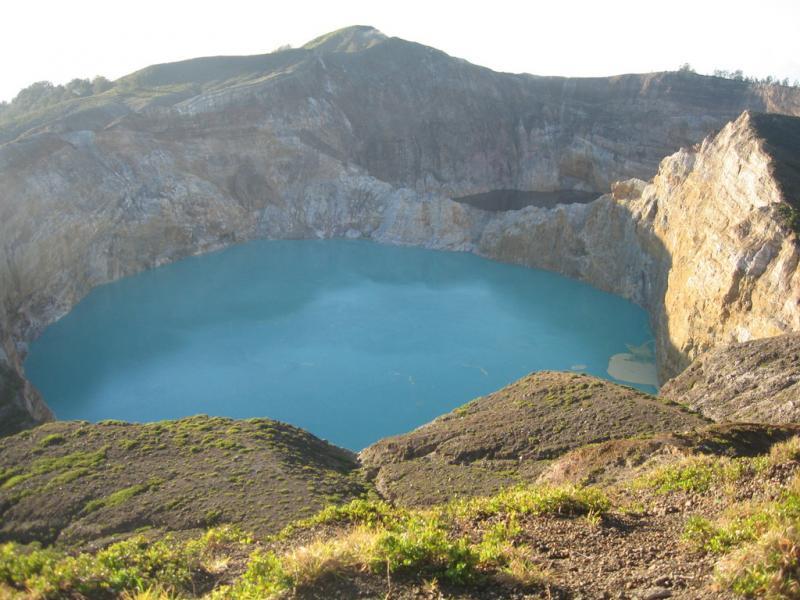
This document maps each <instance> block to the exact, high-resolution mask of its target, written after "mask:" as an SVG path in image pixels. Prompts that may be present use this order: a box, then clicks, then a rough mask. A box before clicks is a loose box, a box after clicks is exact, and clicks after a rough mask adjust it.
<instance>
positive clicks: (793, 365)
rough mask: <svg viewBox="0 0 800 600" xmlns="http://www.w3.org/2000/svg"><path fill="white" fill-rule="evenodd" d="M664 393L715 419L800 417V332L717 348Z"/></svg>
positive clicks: (792, 420)
mask: <svg viewBox="0 0 800 600" xmlns="http://www.w3.org/2000/svg"><path fill="white" fill-rule="evenodd" d="M661 392H662V394H663V395H664V396H665V397H667V398H673V399H675V398H680V399H681V401H682V402H686V403H687V404H689V405H690V406H692V407H693V408H695V409H696V410H699V411H701V412H702V413H703V414H705V415H706V416H708V417H711V418H712V419H714V420H715V421H754V422H765V423H797V422H800V334H788V335H781V336H777V337H773V338H766V339H759V340H751V341H749V342H744V343H741V344H731V345H728V346H719V347H716V348H713V349H711V350H709V351H708V352H705V353H704V354H701V355H700V356H699V357H698V358H697V360H695V361H694V362H693V363H692V364H691V365H689V367H688V368H687V369H686V370H685V371H683V373H681V374H680V375H678V376H677V377H676V378H674V379H672V380H670V381H669V382H667V384H666V385H665V386H664V387H663V388H662V390H661Z"/></svg>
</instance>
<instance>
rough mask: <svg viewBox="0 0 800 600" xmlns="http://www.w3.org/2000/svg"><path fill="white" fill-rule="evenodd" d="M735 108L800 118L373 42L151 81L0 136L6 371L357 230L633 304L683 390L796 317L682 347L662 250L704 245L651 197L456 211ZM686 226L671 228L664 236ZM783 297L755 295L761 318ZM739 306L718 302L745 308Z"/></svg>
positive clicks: (349, 35) (710, 127)
mask: <svg viewBox="0 0 800 600" xmlns="http://www.w3.org/2000/svg"><path fill="white" fill-rule="evenodd" d="M745 108H754V109H759V110H773V111H782V112H786V113H790V114H800V92H797V91H796V90H792V89H788V88H773V87H768V86H767V87H765V86H752V85H749V84H744V83H741V82H734V81H728V80H723V79H718V78H708V77H702V76H697V75H692V74H686V73H660V74H649V75H624V76H619V77H611V78H592V79H565V78H558V77H546V78H545V77H534V76H530V75H510V74H503V73H495V72H492V71H490V70H488V69H484V68H481V67H477V66H474V65H471V64H469V63H467V62H465V61H462V60H458V59H453V58H451V57H449V56H447V55H446V54H444V53H442V52H439V51H437V50H434V49H432V48H427V47H424V46H420V45H418V44H414V43H410V42H406V41H403V40H399V39H397V38H385V37H384V36H381V35H380V34H379V33H377V32H375V31H374V30H372V29H370V28H364V27H360V28H348V29H345V30H342V31H339V32H335V33H333V34H330V35H328V36H323V38H320V39H318V40H316V41H314V42H312V43H310V44H309V45H307V46H306V47H303V48H300V49H295V50H285V51H281V52H276V53H273V54H270V55H265V56H259V57H212V58H204V59H196V60H192V61H184V62H182V63H174V64H168V65H156V66H153V67H149V68H147V69H144V70H143V71H140V72H138V73H134V74H132V75H130V76H128V77H125V78H123V79H121V80H119V81H117V82H115V86H114V87H113V88H112V89H111V90H108V91H107V92H104V93H102V94H99V95H96V96H91V97H89V98H85V99H76V100H74V101H70V102H67V103H64V104H63V105H57V106H55V107H51V108H49V109H47V110H44V111H40V112H38V113H36V114H31V115H26V116H23V117H19V118H17V119H16V120H15V121H13V122H11V123H5V124H2V125H0V128H2V129H1V131H2V133H0V139H2V140H6V142H5V143H3V144H2V145H0V190H2V191H0V240H1V241H2V242H1V245H0V290H2V293H1V294H0V340H2V345H3V346H4V348H5V355H6V358H5V360H3V362H4V363H5V364H7V365H8V366H9V367H11V368H12V369H13V370H14V371H15V372H16V373H17V375H18V377H20V378H23V379H24V377H23V373H22V370H21V364H22V360H23V359H24V356H25V352H26V344H27V343H28V342H29V341H30V340H31V339H33V338H35V337H36V336H37V335H38V334H39V333H40V332H41V331H42V329H43V328H44V327H45V326H46V325H47V324H49V323H51V322H52V321H54V320H55V319H57V318H58V317H59V316H61V315H63V314H64V313H65V312H66V311H68V310H69V309H70V308H71V307H72V306H73V305H74V304H75V303H76V302H77V301H78V300H80V299H81V298H82V297H83V296H84V295H85V294H86V293H87V292H88V291H89V290H90V289H91V288H92V287H94V286H96V285H99V284H101V283H104V282H107V281H109V280H113V279H116V278H118V277H121V276H124V275H128V274H131V273H135V272H137V271H140V270H142V269H147V268H152V267H154V266H157V265H159V264H163V263H165V262H169V261H172V260H176V259H179V258H181V257H184V256H187V255H190V254H194V253H200V252H205V251H208V250H212V249H215V248H219V247H222V246H226V245H229V244H232V243H236V242H239V241H243V240H247V239H252V238H258V237H266V238H296V237H333V236H350V237H358V236H363V237H369V238H371V239H375V240H377V241H382V242H388V243H405V244H418V245H424V246H430V247H436V248H445V249H451V250H477V251H479V252H481V253H483V254H486V255H488V256H490V257H496V258H500V259H502V260H511V261H515V262H522V263H525V264H530V265H532V266H541V267H544V268H549V269H554V270H558V271H561V272H564V273H566V274H568V275H571V276H575V277H580V278H583V279H586V280H587V281H590V282H591V283H594V284H596V285H598V286H600V287H603V288H604V289H610V290H612V291H615V292H617V293H621V294H623V295H625V296H627V297H630V298H632V299H634V300H635V301H637V302H640V303H642V304H643V305H644V306H646V307H647V308H648V309H649V310H650V312H651V314H652V315H653V320H654V324H655V326H656V330H657V333H658V337H659V343H660V347H659V349H660V360H661V362H662V367H663V368H662V373H663V374H664V375H665V376H669V375H673V374H675V373H676V372H677V371H679V370H680V368H682V367H683V366H684V365H685V364H686V362H687V358H689V357H691V356H693V355H694V354H695V353H696V352H697V351H698V349H702V348H706V347H709V346H711V345H713V344H715V343H717V341H724V340H728V339H741V338H743V337H744V336H746V335H751V336H754V337H755V336H761V335H770V334H773V333H779V332H781V331H784V330H789V329H792V328H793V327H795V321H793V320H792V319H794V317H792V311H793V310H794V309H792V307H790V306H788V305H787V306H785V307H784V309H785V310H783V313H782V315H783V316H781V317H769V318H768V317H767V316H764V317H761V316H758V315H755V316H754V317H753V320H754V324H753V325H751V324H750V322H749V318H750V317H748V316H746V315H744V314H743V313H735V314H734V316H733V317H730V318H727V317H726V318H725V319H724V320H725V323H723V324H720V325H711V324H709V322H706V321H704V320H703V319H701V318H700V317H697V318H695V317H692V318H691V319H690V325H689V329H688V330H686V331H682V330H681V329H680V327H678V326H677V325H676V323H678V322H679V320H677V319H673V320H672V321H670V320H669V317H670V316H671V315H670V311H672V310H675V309H681V310H682V306H683V304H682V303H685V304H687V305H688V306H689V307H690V309H691V310H695V311H700V312H702V310H701V309H700V308H699V307H700V305H701V304H702V302H704V300H703V299H702V297H700V296H697V297H695V296H694V295H693V294H694V292H692V294H690V295H692V297H681V298H680V301H677V304H669V303H668V304H665V303H664V301H663V300H662V298H663V297H664V294H665V291H666V289H667V287H666V279H665V278H666V277H667V275H666V273H667V272H669V264H670V257H669V256H668V254H671V255H672V260H674V261H675V264H678V261H679V260H680V256H682V254H681V253H682V252H686V255H687V256H696V255H697V253H698V252H701V253H702V252H703V251H705V249H703V248H701V247H692V248H689V247H686V248H683V247H681V248H677V247H676V248H671V247H669V248H667V249H665V250H663V251H662V250H660V248H658V247H657V246H664V245H665V242H664V241H663V240H662V238H666V237H668V236H667V233H665V232H662V231H660V232H657V233H656V234H655V236H649V237H648V234H647V231H649V229H650V228H652V227H654V226H655V223H653V222H651V221H648V218H646V216H645V215H649V214H650V213H646V212H638V213H635V214H634V213H633V212H632V211H637V210H639V209H638V208H637V207H639V206H640V205H641V206H642V208H646V207H649V206H651V205H653V204H654V202H655V201H654V200H653V198H654V197H655V192H653V193H650V194H649V195H648V196H647V199H646V200H644V201H642V202H634V201H633V200H631V201H628V200H627V199H626V198H623V196H625V195H626V194H628V195H630V194H631V193H633V192H630V191H628V192H622V191H620V190H622V188H617V190H618V192H617V195H616V196H615V197H613V198H611V197H606V198H605V199H601V200H599V201H597V202H595V203H591V204H587V205H581V206H578V205H569V206H567V207H559V208H556V209H553V210H546V209H540V210H538V211H537V210H534V211H530V210H528V209H526V210H523V211H516V212H509V213H498V214H494V215H492V214H489V213H487V212H486V211H482V210H477V209H475V208H473V207H470V206H467V205H464V204H460V203H455V202H452V201H451V200H449V198H450V197H462V196H469V195H474V194H481V193H486V192H491V191H492V190H524V191H531V190H533V191H545V192H554V191H559V190H563V189H569V190H578V191H581V190H582V191H594V192H604V191H607V190H608V187H609V185H610V183H611V182H612V181H614V180H616V179H619V178H626V177H631V176H635V177H650V176H651V175H652V174H653V173H654V172H655V170H656V166H657V164H658V161H659V160H660V159H661V158H663V157H664V156H665V155H667V154H668V153H670V152H673V151H674V150H676V149H677V148H679V147H680V146H682V145H688V144H692V143H694V142H697V141H699V140H700V139H702V137H703V136H704V135H706V134H708V133H709V132H711V131H714V130H715V129H717V128H719V127H721V126H722V125H723V124H724V123H725V122H726V121H727V120H728V119H731V118H734V117H735V116H736V115H738V114H739V112H740V111H741V110H742V109H745ZM737 131H738V130H737ZM755 137H757V136H755ZM755 137H754V140H755ZM720 144H722V145H724V142H720ZM753 144H756V142H755V141H753ZM754 147H755V146H754ZM690 155H691V156H694V154H693V153H690V154H688V155H686V156H690ZM681 156H682V155H681ZM754 156H756V155H754ZM757 156H759V157H762V158H763V159H764V160H766V158H764V156H765V155H764V154H763V153H760V154H758V155H757ZM685 160H687V159H685V158H681V157H680V156H679V157H678V158H673V159H672V163H670V164H669V165H667V166H665V167H663V168H662V171H663V172H664V173H665V174H664V175H663V176H662V177H661V179H657V180H656V183H655V186H656V188H657V189H658V194H659V195H661V196H664V195H669V196H670V197H677V196H679V195H680V193H682V192H681V190H682V189H688V188H689V187H691V182H690V183H687V184H686V185H685V186H683V188H680V189H679V187H680V186H678V183H679V182H678V181H677V179H680V178H682V177H683V174H685V173H684V171H685V169H684V171H681V170H680V165H681V164H683V161H685ZM758 160H761V158H759V159H758ZM758 160H756V161H755V162H754V163H753V164H752V165H750V166H751V167H753V168H754V169H755V168H760V167H759V164H760V163H759V162H758ZM742 161H743V162H744V163H746V162H747V159H746V157H744V156H743V158H742ZM698 164H700V163H698ZM709 166H710V165H709ZM667 171H674V172H675V177H672V176H669V175H667ZM696 171H697V170H696ZM697 172H699V171H697ZM698 176H699V175H698ZM673 179H675V185H676V186H678V187H675V189H672V188H671V187H669V186H670V185H672V181H673ZM755 181H756V180H752V182H753V185H749V184H748V185H749V187H748V185H745V186H744V187H742V188H741V189H737V188H734V187H731V188H730V190H729V191H731V194H733V193H736V194H738V193H740V192H741V193H745V194H755V195H756V196H759V195H760V197H761V200H759V201H758V202H760V204H758V203H756V204H758V206H762V205H763V204H764V203H768V202H777V201H778V195H777V192H776V191H775V190H774V186H773V185H772V184H771V183H770V181H771V178H770V177H767V178H766V179H765V180H764V186H765V187H764V189H763V190H762V189H761V188H759V186H758V185H757V184H756V183H755ZM771 186H772V187H771ZM629 187H630V186H629ZM656 188H653V189H656ZM637 193H638V192H637ZM767 196H769V198H767ZM736 202H738V200H736V199H731V200H730V202H729V205H730V207H731V209H732V210H733V209H734V208H735V204H736ZM743 202H744V204H743V205H742V206H741V207H740V208H739V209H741V210H743V211H748V210H751V209H754V207H755V206H756V204H753V202H752V201H750V200H747V201H743ZM674 203H677V200H675V201H674ZM709 210H710V211H711V212H714V209H709ZM737 210H738V209H737ZM759 210H760V209H759ZM659 222H661V221H659ZM686 225H687V223H684V222H681V221H680V219H675V218H673V219H672V220H671V221H670V223H669V232H672V233H670V234H669V235H672V234H673V233H674V232H677V231H679V230H683V229H682V228H683V227H685V226H686ZM708 226H709V227H723V224H722V223H721V222H714V221H709V222H708ZM756 231H760V230H759V229H756ZM640 234H641V235H642V236H643V241H642V240H638V238H639V237H640ZM675 235H677V234H675ZM759 235H760V234H759ZM645 238H646V239H645ZM759 239H761V238H759ZM637 240H638V241H637ZM728 241H729V242H730V243H731V244H738V243H739V242H738V241H737V240H733V239H731V240H728ZM761 241H762V242H763V240H761ZM756 242H757V240H754V241H753V244H752V247H753V248H755V247H756V245H755V244H756ZM759 243H760V242H759ZM770 243H771V244H772V245H774V244H775V243H777V241H775V240H773V242H770ZM631 244H633V245H631ZM637 244H638V246H637ZM666 246H669V244H668V243H666ZM736 251H737V250H736V249H735V248H734V246H731V247H730V248H729V250H728V252H729V253H735V252H736ZM767 254H769V253H767ZM764 256H766V255H764V254H762V255H759V259H758V260H762V258H763V257H764ZM790 258H791V257H790V256H784V255H783V254H782V255H781V258H780V260H790ZM782 268H784V270H785V269H789V268H790V265H789V264H788V263H785V264H784V266H783V267H782ZM677 276H678V277H680V275H677ZM770 277H772V275H771V274H770ZM761 281H766V279H765V278H761ZM678 283H679V281H678V280H677V279H676V280H675V283H674V284H672V283H671V284H670V287H669V290H670V291H675V290H677V287H676V286H677V285H678ZM706 283H711V284H714V285H720V282H706ZM781 285H785V284H783V283H782V284H781ZM711 289H715V288H713V286H712V288H711ZM676 293H677V292H676ZM687 293H688V292H687ZM697 293H698V294H699V293H700V292H699V291H697ZM731 293H732V294H733V295H734V296H736V292H735V291H733V292H731ZM743 293H744V292H743ZM783 293H784V292H783V291H782V289H777V290H773V289H767V288H764V289H763V290H761V291H759V295H760V296H761V295H763V296H764V300H763V304H764V306H765V308H766V307H767V305H770V308H774V307H773V306H772V304H773V303H774V302H776V301H777V300H776V298H778V297H783V296H782V294H783ZM767 296H769V297H770V298H771V299H767ZM737 298H738V296H737ZM741 300H742V302H745V301H746V299H741ZM754 301H755V302H756V304H758V303H761V300H760V299H759V300H757V301H756V300H754ZM667 302H669V299H668V300H667ZM736 302H739V299H734V301H733V302H732V303H725V304H726V306H728V305H730V307H731V310H733V311H736V310H737V309H736V308H735V307H734V305H735V304H736ZM693 303H694V304H693ZM779 313H780V311H779ZM732 314H733V313H732ZM737 315H738V316H737ZM678 316H681V315H680V314H679V315H678ZM720 316H721V315H720V314H714V315H711V314H709V317H708V319H709V320H710V319H718V318H720ZM723 316H724V315H723ZM709 328H710V331H709ZM0 360H2V359H1V358H0ZM14 398H15V400H13V402H14V403H15V406H16V407H17V408H15V409H13V410H20V409H21V410H24V411H26V412H28V413H30V414H33V415H34V416H35V417H36V418H42V417H44V416H46V415H47V409H46V407H45V406H44V404H43V403H42V402H41V400H40V399H38V398H37V396H36V394H35V392H34V391H33V390H32V389H30V388H29V387H26V388H25V389H24V390H23V394H22V395H21V396H20V395H18V394H15V395H14Z"/></svg>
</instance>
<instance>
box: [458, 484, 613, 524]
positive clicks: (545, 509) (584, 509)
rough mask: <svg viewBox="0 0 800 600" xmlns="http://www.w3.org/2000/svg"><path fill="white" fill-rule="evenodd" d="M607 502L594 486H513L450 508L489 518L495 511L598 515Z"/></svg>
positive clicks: (462, 512) (606, 505)
mask: <svg viewBox="0 0 800 600" xmlns="http://www.w3.org/2000/svg"><path fill="white" fill-rule="evenodd" d="M610 507H611V502H610V501H609V499H608V497H607V496H606V495H605V494H604V493H603V492H602V491H601V490H599V489H598V488H593V487H580V486H571V485H568V486H557V487H550V486H532V487H515V488H510V489H508V490H504V491H502V492H499V493H498V494H496V495H494V496H489V497H483V498H473V499H470V500H464V501H457V502H455V503H453V504H452V505H451V507H450V511H451V512H452V513H453V514H455V515H457V516H461V517H466V518H476V517H491V516H494V515H498V514H511V513H517V514H520V515H547V514H558V515H565V516H576V515H587V514H594V515H602V514H605V513H607V512H608V510H609V509H610Z"/></svg>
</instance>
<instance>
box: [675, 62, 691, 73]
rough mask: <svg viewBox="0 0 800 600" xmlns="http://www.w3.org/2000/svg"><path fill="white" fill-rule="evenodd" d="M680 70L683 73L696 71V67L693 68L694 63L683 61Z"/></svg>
mask: <svg viewBox="0 0 800 600" xmlns="http://www.w3.org/2000/svg"><path fill="white" fill-rule="evenodd" d="M678 71H680V72H681V73H694V69H693V68H692V65H690V64H689V63H688V62H685V63H683V64H682V65H681V66H680V67H679V68H678Z"/></svg>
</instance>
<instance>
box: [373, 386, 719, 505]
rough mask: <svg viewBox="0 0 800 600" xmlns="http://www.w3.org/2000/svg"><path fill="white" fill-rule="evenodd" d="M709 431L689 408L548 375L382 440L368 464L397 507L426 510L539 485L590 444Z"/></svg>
mask: <svg viewBox="0 0 800 600" xmlns="http://www.w3.org/2000/svg"><path fill="white" fill-rule="evenodd" d="M707 422H708V421H706V420H705V419H704V418H703V417H701V416H699V415H697V414H695V413H693V412H691V411H689V410H688V409H686V408H685V407H683V406H681V405H679V404H676V403H674V402H669V401H662V400H660V399H658V398H655V397H653V396H650V395H648V394H644V393H642V392H639V391H637V390H634V389H632V388H628V387H625V386H620V385H616V384H614V383H610V382H608V381H605V380H602V379H597V378H595V377H589V376H587V375H582V374H577V373H556V372H539V373H534V374H532V375H529V376H527V377H525V378H523V379H520V380H519V381H516V382H515V383H512V384H511V385H509V386H506V387H505V388H503V389H501V390H499V391H497V392H494V393H492V394H489V395H488V396H485V397H483V398H478V399H477V400H474V401H472V402H470V403H469V404H466V405H464V406H462V407H460V408H457V409H456V410H454V411H453V412H451V413H449V414H447V415H444V416H442V417H439V418H438V419H436V420H434V421H432V422H431V423H429V424H427V425H424V426H422V427H420V428H419V429H417V430H415V431H412V432H410V433H407V434H403V435H398V436H395V437H391V438H386V439H384V440H381V441H379V442H377V443H376V444H373V445H372V446H370V447H369V448H367V449H365V450H363V451H362V452H361V454H360V458H361V461H362V463H363V464H364V466H365V468H366V469H367V470H369V471H371V472H372V474H373V475H374V476H375V481H376V485H377V486H378V489H379V490H380V491H381V493H382V494H384V495H385V496H386V497H387V498H391V499H392V500H396V501H397V502H400V503H401V504H405V505H424V504H431V503H434V502H441V501H444V500H447V499H449V498H452V497H454V496H459V495H476V494H487V493H492V492H494V491H497V490H498V489H501V488H502V487H504V486H507V485H510V484H512V483H515V482H518V481H532V480H534V479H535V478H536V476H537V475H538V474H539V473H540V472H541V470H542V469H543V468H544V467H545V466H546V464H547V463H548V461H550V460H552V459H554V458H556V457H558V456H560V455H562V454H564V453H565V452H567V451H569V450H572V449H573V448H577V447H579V446H583V445H585V444H591V443H597V442H602V441H605V440H608V439H615V438H625V437H630V436H633V435H637V434H650V433H655V432H666V431H675V430H678V431H680V430H684V429H690V428H692V427H696V426H700V425H704V424H706V423H707Z"/></svg>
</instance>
